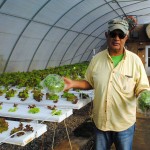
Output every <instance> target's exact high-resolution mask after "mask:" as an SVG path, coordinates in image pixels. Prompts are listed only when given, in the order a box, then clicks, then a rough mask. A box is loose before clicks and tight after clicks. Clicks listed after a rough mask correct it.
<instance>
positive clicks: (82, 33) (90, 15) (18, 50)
mask: <svg viewBox="0 0 150 150" xmlns="http://www.w3.org/2000/svg"><path fill="white" fill-rule="evenodd" d="M149 6H150V0H147V1H122V2H118V1H117V0H0V66H1V67H0V73H3V72H16V71H25V72H26V71H32V70H35V69H36V70H38V69H45V68H49V67H55V66H60V65H65V64H73V63H78V62H82V61H89V60H90V59H91V58H92V56H93V49H95V52H96V53H98V52H99V51H101V50H102V47H103V45H105V43H106V39H105V32H106V31H107V22H108V21H109V20H110V19H113V18H123V17H126V16H128V15H131V16H135V17H136V18H137V20H139V22H138V23H139V24H143V23H145V22H146V23H150V20H148V19H150V18H149V16H150V7H149Z"/></svg>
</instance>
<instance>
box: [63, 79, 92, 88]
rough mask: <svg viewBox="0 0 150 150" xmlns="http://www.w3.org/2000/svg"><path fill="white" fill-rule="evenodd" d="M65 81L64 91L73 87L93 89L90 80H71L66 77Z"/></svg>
mask: <svg viewBox="0 0 150 150" xmlns="http://www.w3.org/2000/svg"><path fill="white" fill-rule="evenodd" d="M64 82H65V88H64V91H67V90H69V89H71V88H75V89H83V90H89V89H93V88H92V86H91V85H90V84H89V82H87V81H86V80H71V79H68V78H65V77H64Z"/></svg>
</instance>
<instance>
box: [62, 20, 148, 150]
mask: <svg viewBox="0 0 150 150" xmlns="http://www.w3.org/2000/svg"><path fill="white" fill-rule="evenodd" d="M128 29H129V25H128V23H127V22H126V21H125V20H119V19H115V20H111V21H110V22H109V23H108V32H106V33H105V35H106V38H107V43H108V49H106V50H104V51H101V52H99V53H98V54H97V55H95V56H94V57H93V59H92V60H91V62H90V65H89V66H88V69H87V71H86V75H85V80H82V81H75V80H70V79H67V78H64V81H65V83H66V90H67V89H70V88H80V89H94V94H95V97H94V100H93V121H94V124H95V133H96V150H109V149H110V147H111V145H112V143H114V144H115V147H116V149H117V150H131V149H132V141H133V135H134V130H135V122H136V97H137V96H138V95H139V94H140V92H142V91H143V90H147V89H149V81H148V78H147V75H146V72H145V69H144V66H143V64H142V62H141V60H140V58H139V57H138V56H137V55H136V54H134V53H132V52H130V51H128V50H127V49H125V47H124V45H125V42H126V40H127V38H128V34H129V31H128Z"/></svg>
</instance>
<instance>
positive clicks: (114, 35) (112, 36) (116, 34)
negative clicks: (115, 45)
mask: <svg viewBox="0 0 150 150" xmlns="http://www.w3.org/2000/svg"><path fill="white" fill-rule="evenodd" d="M109 36H110V37H111V38H115V37H116V36H118V37H119V39H124V38H125V36H126V34H124V33H123V32H122V33H121V32H120V33H116V32H109Z"/></svg>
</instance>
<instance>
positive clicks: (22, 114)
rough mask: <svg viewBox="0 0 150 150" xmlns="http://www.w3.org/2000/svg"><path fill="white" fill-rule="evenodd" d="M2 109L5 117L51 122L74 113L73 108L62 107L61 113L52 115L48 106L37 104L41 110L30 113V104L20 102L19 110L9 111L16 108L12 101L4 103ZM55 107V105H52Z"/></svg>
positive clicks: (0, 110) (2, 114)
mask: <svg viewBox="0 0 150 150" xmlns="http://www.w3.org/2000/svg"><path fill="white" fill-rule="evenodd" d="M1 106H2V109H0V115H1V116H3V117H11V118H23V119H29V120H40V121H50V122H61V121H63V120H64V119H66V118H67V117H69V116H70V115H72V113H73V111H72V109H60V108H56V109H57V110H61V112H62V114H61V115H52V114H51V112H52V110H50V109H48V108H47V106H37V107H38V108H39V109H40V112H38V113H35V114H31V113H29V112H28V111H29V108H28V105H22V104H18V106H17V110H16V111H15V112H9V111H8V110H9V109H10V108H14V107H13V106H14V104H11V103H3V104H2V105H1ZM51 107H54V106H51Z"/></svg>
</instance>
